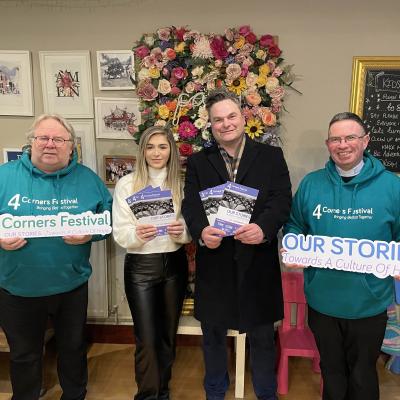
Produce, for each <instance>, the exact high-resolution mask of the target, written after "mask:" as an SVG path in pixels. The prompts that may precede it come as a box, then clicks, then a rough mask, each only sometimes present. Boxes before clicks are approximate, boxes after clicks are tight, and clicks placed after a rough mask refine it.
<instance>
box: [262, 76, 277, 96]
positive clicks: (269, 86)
mask: <svg viewBox="0 0 400 400" xmlns="http://www.w3.org/2000/svg"><path fill="white" fill-rule="evenodd" d="M278 86H279V80H278V78H275V77H274V76H270V77H269V78H267V82H266V83H265V91H266V92H267V93H271V92H272V91H273V90H274V89H276V88H277V87H278Z"/></svg>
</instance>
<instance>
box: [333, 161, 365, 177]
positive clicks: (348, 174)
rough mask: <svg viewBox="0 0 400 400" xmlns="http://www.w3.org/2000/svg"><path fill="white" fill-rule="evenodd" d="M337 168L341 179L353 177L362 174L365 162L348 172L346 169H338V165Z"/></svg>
mask: <svg viewBox="0 0 400 400" xmlns="http://www.w3.org/2000/svg"><path fill="white" fill-rule="evenodd" d="M335 166H336V171H337V172H338V174H339V175H340V176H341V177H353V176H356V175H358V174H359V173H360V172H361V170H362V167H363V166H364V160H361V161H360V162H359V163H358V164H357V165H356V166H355V167H353V168H351V169H349V170H348V171H345V170H344V169H342V168H340V167H338V166H337V165H336V164H335Z"/></svg>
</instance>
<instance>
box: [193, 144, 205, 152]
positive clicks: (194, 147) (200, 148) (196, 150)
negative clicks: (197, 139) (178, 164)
mask: <svg viewBox="0 0 400 400" xmlns="http://www.w3.org/2000/svg"><path fill="white" fill-rule="evenodd" d="M192 149H193V152H194V153H197V152H198V151H200V150H203V148H202V147H201V146H197V144H194V145H192Z"/></svg>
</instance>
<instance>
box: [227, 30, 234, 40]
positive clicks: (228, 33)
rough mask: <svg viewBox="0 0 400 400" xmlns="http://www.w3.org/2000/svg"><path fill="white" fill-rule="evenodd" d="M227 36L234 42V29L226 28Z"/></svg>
mask: <svg viewBox="0 0 400 400" xmlns="http://www.w3.org/2000/svg"><path fill="white" fill-rule="evenodd" d="M225 37H226V39H227V40H229V41H230V42H233V39H234V36H233V31H232V29H230V28H229V29H225Z"/></svg>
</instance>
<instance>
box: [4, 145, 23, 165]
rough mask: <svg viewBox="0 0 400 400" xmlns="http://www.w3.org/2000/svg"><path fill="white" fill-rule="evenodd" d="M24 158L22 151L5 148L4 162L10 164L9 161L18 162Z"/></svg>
mask: <svg viewBox="0 0 400 400" xmlns="http://www.w3.org/2000/svg"><path fill="white" fill-rule="evenodd" d="M21 156H22V150H21V149H17V148H16V149H11V148H4V149H3V160H4V162H5V163H6V162H9V161H16V160H18V159H20V158H21Z"/></svg>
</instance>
